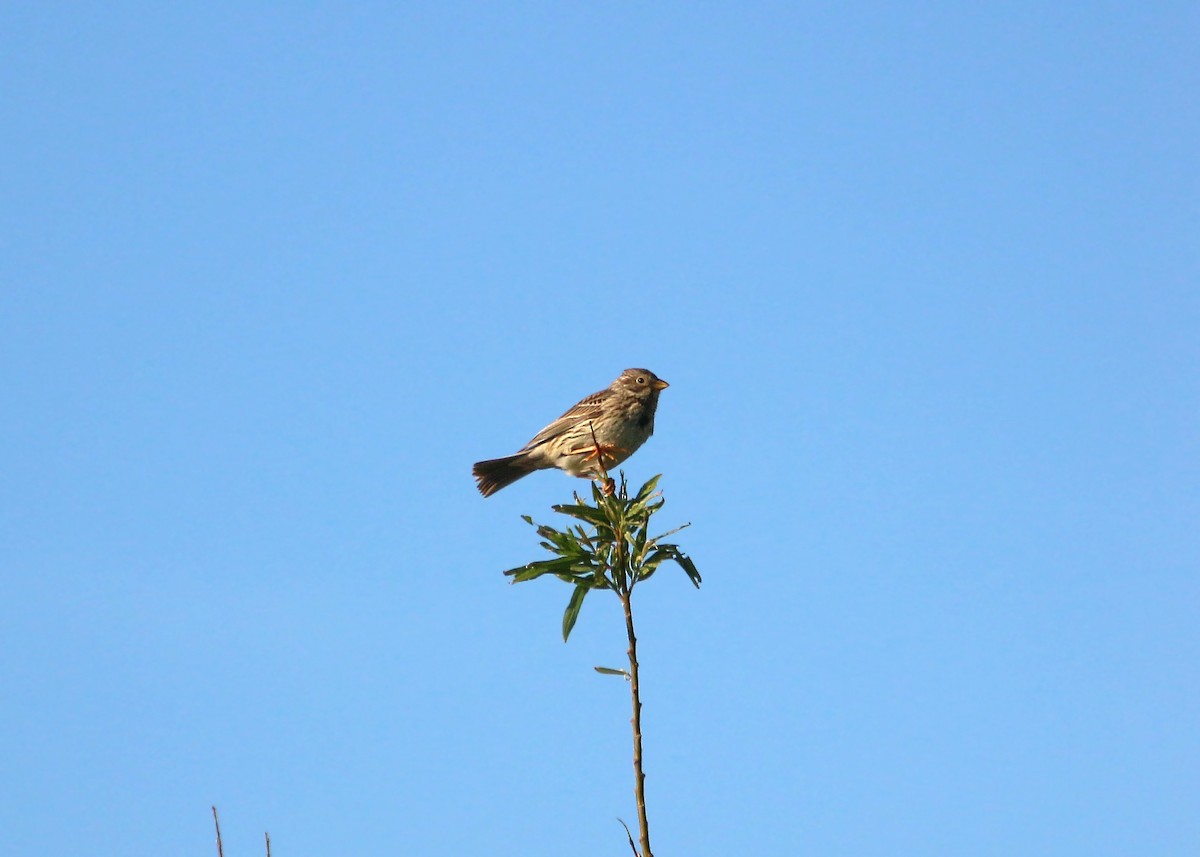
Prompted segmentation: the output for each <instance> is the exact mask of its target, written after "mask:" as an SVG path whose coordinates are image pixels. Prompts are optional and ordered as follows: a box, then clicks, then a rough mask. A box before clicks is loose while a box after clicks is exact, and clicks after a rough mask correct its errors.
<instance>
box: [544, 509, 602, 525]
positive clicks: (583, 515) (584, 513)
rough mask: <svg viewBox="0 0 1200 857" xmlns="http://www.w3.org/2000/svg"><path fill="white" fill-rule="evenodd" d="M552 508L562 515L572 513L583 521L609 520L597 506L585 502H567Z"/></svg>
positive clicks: (597, 522) (595, 522) (591, 522)
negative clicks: (577, 503)
mask: <svg viewBox="0 0 1200 857" xmlns="http://www.w3.org/2000/svg"><path fill="white" fill-rule="evenodd" d="M550 508H551V509H553V510H554V511H556V512H558V513H559V514H560V515H570V516H571V517H572V518H578V519H579V520H581V521H587V522H588V523H589V524H593V525H595V524H604V523H607V520H606V518H605V516H604V513H603V512H602V511H601V510H600V509H597V508H595V507H594V506H588V505H584V504H579V505H576V504H567V505H559V506H551V507H550Z"/></svg>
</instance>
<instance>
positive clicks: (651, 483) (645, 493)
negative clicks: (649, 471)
mask: <svg viewBox="0 0 1200 857" xmlns="http://www.w3.org/2000/svg"><path fill="white" fill-rule="evenodd" d="M660 479H662V474H661V473H660V474H658V475H657V476H652V477H651V478H650V479H649V480H647V482H646V484H645V485H643V486H642V487H641V488H640V489H638V492H637V496H636V497H634V498H633V502H635V503H644V502H646V499H647V498H648V497H649V496H650V495H651V494H653V493H654V489H655V488H657V487H658V480H660Z"/></svg>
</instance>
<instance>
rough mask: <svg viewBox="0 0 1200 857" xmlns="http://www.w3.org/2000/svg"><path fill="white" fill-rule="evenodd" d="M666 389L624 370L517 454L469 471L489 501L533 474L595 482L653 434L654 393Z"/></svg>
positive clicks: (646, 375) (642, 373) (645, 373)
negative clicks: (556, 473) (549, 472)
mask: <svg viewBox="0 0 1200 857" xmlns="http://www.w3.org/2000/svg"><path fill="white" fill-rule="evenodd" d="M668 386H669V385H668V384H667V382H666V381H664V380H662V379H661V378H659V377H658V376H657V375H655V374H654V373H653V372H651V371H650V370H649V369H626V370H625V371H624V372H622V373H621V374H620V376H619V377H618V378H617V380H615V381H613V382H612V383H611V384H609V385H608V388H607V389H604V390H601V391H600V392H598V393H592V395H590V396H588V397H586V398H584V399H581V400H580V401H579V402H578V403H577V404H576V405H575V406H574V407H572V408H571V409H570V410H568V411H567V412H566V413H565V414H563V415H562V416H561V417H559V418H558V419H556V420H555V421H554V422H552V423H550V425H548V426H546V427H545V428H544V429H542V430H541V431H540V432H538V433H537V434H536V435H534V437H533V440H531V441H529V443H527V444H525V446H524V448H522V449H521V451H520V452H518V453H517V454H516V455H509V456H507V457H505V458H493V459H490V460H488V461H477V462H475V466H474V467H473V468H472V469H471V472H472V473H474V474H475V481H476V482H477V483H478V485H479V493H480V494H482V495H483V496H484V497H490V496H492V495H493V494H495V493H496V492H497V491H499V490H500V489H501V488H504V487H505V486H507V485H511V484H512V483H514V482H516V481H517V480H518V479H520V478H521V477H522V476H527V475H529V474H530V473H532V472H533V471H535V470H545V469H547V468H550V467H557V468H558V469H559V470H565V471H566V472H567V473H569V474H571V475H572V476H582V477H584V478H598V477H599V476H600V470H599V468H598V467H597V466H596V465H597V462H598V461H599V462H600V463H601V464H602V465H603V466H604V468H605V469H607V468H609V467H616V466H617V465H618V464H620V463H621V462H623V461H624V460H625V459H627V458H629V456H631V455H633V453H634V452H636V451H637V449H638V447H640V446H641V445H642V444H643V443H645V442H646V440H647V439H648V438H649V437H650V435H652V434H654V412H655V410H657V408H658V394H659V393H661V392H662V391H663V390H665V389H666V388H667V387H668Z"/></svg>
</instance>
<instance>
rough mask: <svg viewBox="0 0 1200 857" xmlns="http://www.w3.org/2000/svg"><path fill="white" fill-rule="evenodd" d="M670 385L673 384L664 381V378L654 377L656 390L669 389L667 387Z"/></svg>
mask: <svg viewBox="0 0 1200 857" xmlns="http://www.w3.org/2000/svg"><path fill="white" fill-rule="evenodd" d="M670 386H671V385H670V384H668V383H667V382H666V381H664V380H663V379H662V378H655V379H654V389H656V390H665V389H667V387H670Z"/></svg>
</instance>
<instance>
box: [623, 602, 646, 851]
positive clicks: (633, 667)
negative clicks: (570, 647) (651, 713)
mask: <svg viewBox="0 0 1200 857" xmlns="http://www.w3.org/2000/svg"><path fill="white" fill-rule="evenodd" d="M619 594H620V596H621V606H622V607H624V608H625V631H626V633H627V634H628V635H629V692H630V695H631V696H632V697H633V717H632V718H631V720H630V723H631V724H632V725H633V791H634V795H635V797H636V798H637V810H638V834H639V838H640V839H641V841H642V857H654V855H653V854H652V853H651V852H650V826H649V825H648V824H647V823H646V775H645V773H644V772H643V771H642V699H641V696H640V695H639V693H638V659H637V636H635V635H634V633H633V608H632V607H631V606H630V603H629V600H630V597H631V596H632V593H631V592H630V588H629V587H623V588H622V589H621V590H620V593H619Z"/></svg>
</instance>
